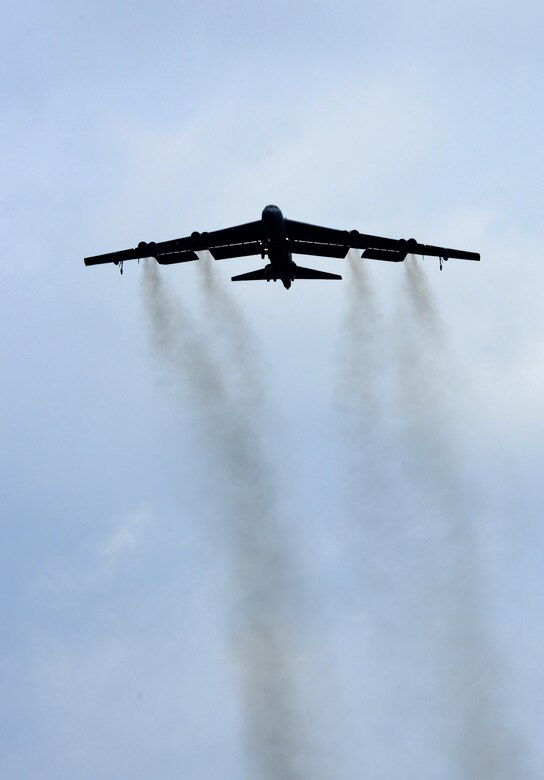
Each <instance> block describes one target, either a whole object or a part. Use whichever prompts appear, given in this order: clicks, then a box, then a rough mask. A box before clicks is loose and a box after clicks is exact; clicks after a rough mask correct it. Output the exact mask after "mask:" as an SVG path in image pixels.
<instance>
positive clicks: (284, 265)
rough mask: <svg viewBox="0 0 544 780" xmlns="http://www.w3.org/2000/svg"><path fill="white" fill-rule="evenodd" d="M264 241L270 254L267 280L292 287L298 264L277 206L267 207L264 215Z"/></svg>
mask: <svg viewBox="0 0 544 780" xmlns="http://www.w3.org/2000/svg"><path fill="white" fill-rule="evenodd" d="M262 222H263V239H264V245H265V250H266V252H267V254H268V260H269V265H267V266H266V274H267V279H273V280H274V281H276V279H281V281H282V283H283V286H284V287H285V288H287V289H289V287H291V282H292V281H293V279H294V278H295V269H296V264H295V262H294V261H293V258H292V256H291V250H290V248H289V240H288V238H287V231H286V228H285V219H284V217H283V214H282V213H281V210H280V209H279V208H278V207H277V206H273V205H270V206H265V208H264V209H263V213H262Z"/></svg>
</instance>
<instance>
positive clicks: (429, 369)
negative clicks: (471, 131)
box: [401, 257, 527, 780]
mask: <svg viewBox="0 0 544 780" xmlns="http://www.w3.org/2000/svg"><path fill="white" fill-rule="evenodd" d="M405 266H406V291H407V294H408V303H409V305H410V309H411V312H410V318H411V323H410V322H407V323H406V327H405V328H404V330H403V333H404V335H405V339H404V347H405V349H406V350H407V353H406V355H405V356H404V359H403V360H402V363H401V365H402V368H403V374H402V383H401V384H402V387H403V390H404V400H405V405H404V414H405V418H406V421H408V424H407V426H406V428H405V433H407V434H408V435H407V444H408V450H409V452H408V456H409V457H411V456H413V458H414V464H415V465H416V466H417V467H418V468H417V470H418V471H419V475H420V477H419V479H420V488H421V489H422V491H423V493H424V496H425V497H426V498H427V500H430V501H431V505H433V506H434V512H432V514H434V518H433V519H434V521H435V522H439V521H441V522H442V523H443V524H444V528H443V534H442V535H441V537H440V540H441V543H442V544H443V545H444V546H445V547H447V549H448V550H449V553H448V556H447V557H446V556H445V555H444V551H442V553H441V554H440V560H442V561H444V562H445V563H446V566H445V571H444V572H443V574H442V577H441V578H440V579H439V578H437V577H436V576H435V577H434V582H433V583H432V587H433V588H434V590H435V598H438V599H439V600H438V602H437V605H436V606H437V608H438V609H440V611H441V612H442V613H443V615H444V617H445V618H446V619H447V620H448V621H449V625H446V626H445V627H444V630H443V632H442V633H441V642H439V644H443V647H441V648H439V649H438V653H439V654H440V656H441V657H442V658H443V659H444V661H445V663H443V664H442V668H443V669H444V670H445V674H444V673H443V678H445V679H443V685H442V686H441V688H442V689H443V690H445V691H446V697H445V698H446V701H445V702H444V708H445V709H446V710H447V711H450V712H453V713H454V716H455V717H454V719H455V721H456V722H455V723H453V730H454V734H456V736H454V739H453V745H452V744H451V739H450V740H449V742H450V745H449V751H450V752H451V754H452V760H453V762H454V765H455V766H456V767H457V773H458V774H457V776H458V777H459V778H460V780H461V778H462V779H463V780H477V779H478V780H480V779H481V778H482V777H490V778H491V777H492V778H494V780H507V778H514V777H515V778H518V777H519V778H524V777H526V776H527V775H526V772H525V770H524V767H523V766H522V762H521V755H520V750H519V746H518V745H517V740H516V738H515V736H514V735H513V733H512V730H511V728H510V724H509V722H508V708H507V702H505V701H503V696H502V692H501V670H500V665H499V663H498V661H497V658H496V656H495V652H494V648H493V645H492V643H491V641H490V637H489V635H488V634H487V631H486V628H485V607H484V604H483V603H482V600H481V599H482V585H481V582H480V581H479V574H478V572H479V570H480V568H481V567H480V564H479V560H478V553H477V537H476V534H475V528H474V523H475V522H476V521H477V516H476V514H477V510H476V508H475V505H474V502H473V500H472V498H471V496H470V493H469V490H468V489H467V487H466V485H464V484H463V481H462V479H461V478H460V475H459V471H458V469H457V468H456V459H455V453H454V451H453V444H452V440H451V433H450V432H449V431H448V427H447V409H446V407H445V398H446V397H447V387H446V384H445V370H446V365H445V361H447V360H448V357H449V350H448V342H447V339H446V337H445V332H444V326H443V324H442V322H441V320H440V317H439V315H438V312H437V308H436V305H435V303H434V300H433V296H432V291H431V289H430V287H429V286H428V284H427V282H426V278H425V276H424V274H423V271H422V269H421V267H420V266H419V264H418V263H417V261H416V260H415V258H413V257H409V258H408V259H407V261H406V263H405ZM422 475H424V480H423V484H421V481H422V480H421V476H422ZM412 476H413V477H414V476H415V475H414V472H413V471H412ZM435 539H436V537H435ZM437 552H438V551H437ZM435 574H436V572H435ZM428 584H429V585H431V583H428Z"/></svg>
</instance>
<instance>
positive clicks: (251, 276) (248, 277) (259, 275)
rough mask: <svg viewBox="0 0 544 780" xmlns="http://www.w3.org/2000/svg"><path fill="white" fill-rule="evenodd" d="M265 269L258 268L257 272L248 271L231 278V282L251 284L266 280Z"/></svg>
mask: <svg viewBox="0 0 544 780" xmlns="http://www.w3.org/2000/svg"><path fill="white" fill-rule="evenodd" d="M266 278H267V277H266V268H259V270H258V271H249V272H248V273H247V274H238V276H232V277H231V281H233V282H253V281H257V280H258V279H266Z"/></svg>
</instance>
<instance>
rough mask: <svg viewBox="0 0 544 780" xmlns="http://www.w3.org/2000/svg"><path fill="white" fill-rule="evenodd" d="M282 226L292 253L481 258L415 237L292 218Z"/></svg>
mask: <svg viewBox="0 0 544 780" xmlns="http://www.w3.org/2000/svg"><path fill="white" fill-rule="evenodd" d="M285 226H286V230H287V237H288V238H289V240H290V242H291V249H292V251H293V252H295V253H300V254H307V255H318V256H320V257H345V256H346V254H347V253H348V251H349V250H350V249H362V250H363V253H362V255H361V256H362V257H365V258H369V259H371V260H388V261H392V262H399V261H402V260H404V258H405V257H406V255H408V254H416V255H429V256H432V257H440V258H442V259H444V260H447V259H449V258H450V257H451V258H456V259H460V260H479V259H480V255H479V254H478V253H477V252H466V251H464V250H461V249H450V248H448V247H440V246H431V245H428V244H420V243H419V242H417V241H416V240H415V239H414V238H410V239H408V240H406V239H403V238H400V239H399V238H385V237H383V236H371V235H368V234H367V233H360V232H359V231H358V230H351V231H349V230H335V229H333V228H327V227H321V226H320V225H309V224H308V223H306V222H295V221H294V220H291V219H286V220H285Z"/></svg>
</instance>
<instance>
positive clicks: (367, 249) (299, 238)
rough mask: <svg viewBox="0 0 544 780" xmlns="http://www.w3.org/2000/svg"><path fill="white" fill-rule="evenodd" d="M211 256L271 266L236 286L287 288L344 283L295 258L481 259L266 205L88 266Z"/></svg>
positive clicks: (90, 259)
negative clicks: (221, 225)
mask: <svg viewBox="0 0 544 780" xmlns="http://www.w3.org/2000/svg"><path fill="white" fill-rule="evenodd" d="M206 249H207V250H208V251H209V252H211V254H212V256H213V257H214V259H215V260H225V259H230V258H233V257H249V256H250V255H260V256H261V258H262V259H263V260H264V258H265V257H267V258H268V264H267V265H265V267H264V268H260V269H258V270H256V271H250V272H249V273H245V274H239V275H238V276H233V277H231V279H232V281H233V282H245V281H252V280H264V279H266V281H267V282H269V281H270V280H273V281H274V282H276V281H277V280H278V279H280V280H281V282H282V283H283V286H284V287H285V288H286V289H289V287H291V283H292V282H293V281H294V280H295V279H341V278H342V277H341V276H339V275H338V274H333V273H329V272H327V271H318V270H316V269H313V268H304V267H302V266H300V265H297V264H296V263H295V262H294V260H293V254H300V255H315V256H317V257H334V258H338V259H340V258H345V257H346V255H347V253H348V252H349V250H350V249H361V250H363V252H362V254H361V257H362V258H365V259H366V258H368V259H371V260H387V261H390V262H394V263H398V262H401V261H402V260H404V259H405V257H406V256H407V255H408V254H418V255H430V256H432V257H438V258H439V259H440V270H442V262H443V261H446V260H448V259H449V258H458V259H462V260H479V259H480V255H479V254H478V253H477V252H465V251H462V250H460V249H448V248H446V247H439V246H429V245H428V244H420V243H418V242H417V241H416V240H415V238H409V239H404V238H399V239H395V238H382V237H380V236H369V235H367V234H365V233H359V231H358V230H351V231H348V230H334V229H332V228H327V227H321V226H319V225H309V224H307V223H306V222H295V221H294V220H292V219H285V217H284V216H283V214H282V213H281V211H280V209H279V208H278V207H277V206H273V205H269V206H266V207H265V208H264V210H263V212H262V216H261V219H259V220H257V221H255V222H247V223H245V224H243V225H235V226H234V227H228V228H225V229H224V230H214V231H212V232H210V233H207V232H204V233H198V232H194V233H192V234H191V235H190V236H186V237H184V238H175V239H173V240H172V241H161V242H159V243H155V242H154V241H151V242H150V243H147V242H145V241H141V242H140V243H139V244H138V246H137V247H136V248H135V249H124V250H122V251H120V252H109V253H107V254H104V255H95V256H94V257H86V258H85V261H84V262H85V265H100V264H102V263H114V264H115V265H117V266H119V268H120V271H121V273H123V263H124V262H125V260H135V259H138V260H139V259H140V258H145V257H154V258H155V260H156V261H157V262H158V263H160V264H161V265H170V264H172V263H185V262H187V261H189V260H198V255H197V254H196V253H197V252H201V251H204V250H206Z"/></svg>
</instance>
